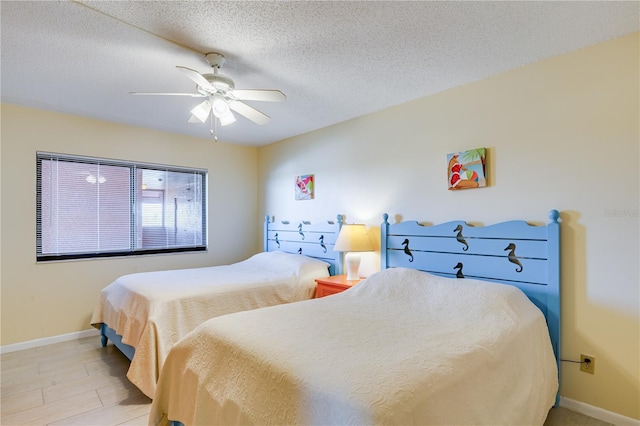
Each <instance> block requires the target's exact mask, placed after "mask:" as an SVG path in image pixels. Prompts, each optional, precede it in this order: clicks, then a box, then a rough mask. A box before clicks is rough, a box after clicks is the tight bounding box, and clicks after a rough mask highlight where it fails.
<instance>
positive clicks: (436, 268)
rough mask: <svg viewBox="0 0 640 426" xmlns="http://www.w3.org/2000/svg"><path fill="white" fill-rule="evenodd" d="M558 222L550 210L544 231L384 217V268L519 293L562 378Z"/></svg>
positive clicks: (518, 223) (515, 224) (518, 224)
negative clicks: (537, 315)
mask: <svg viewBox="0 0 640 426" xmlns="http://www.w3.org/2000/svg"><path fill="white" fill-rule="evenodd" d="M559 217H560V213H559V212H558V211H557V210H551V211H550V212H549V223H548V224H547V225H546V226H533V225H529V224H528V223H527V222H525V221H522V220H514V221H509V222H503V223H498V224H495V225H491V226H479V227H474V226H471V225H468V224H467V223H466V222H463V221H454V222H447V223H443V224H440V225H435V226H423V225H420V224H419V223H418V222H401V223H397V224H389V222H388V219H389V215H388V214H384V216H383V219H384V221H383V222H382V225H381V226H380V230H381V234H382V235H381V240H380V245H381V247H380V255H381V267H382V269H387V268H394V267H406V268H413V269H420V270H422V271H426V272H430V273H432V274H435V275H440V276H446V277H451V278H455V277H458V278H473V279H479V280H486V281H493V282H498V283H502V284H508V285H513V286H516V287H518V288H520V289H521V290H522V291H523V292H524V293H525V294H526V295H527V296H528V297H529V299H531V301H532V302H533V303H534V304H535V305H536V306H538V308H540V310H541V311H542V313H543V314H544V316H545V318H546V319H547V325H548V327H549V335H550V337H551V344H552V346H553V352H554V353H555V356H556V362H557V365H558V374H560V362H559V360H560V224H559V222H558V220H559ZM559 377H560V376H558V378H559Z"/></svg>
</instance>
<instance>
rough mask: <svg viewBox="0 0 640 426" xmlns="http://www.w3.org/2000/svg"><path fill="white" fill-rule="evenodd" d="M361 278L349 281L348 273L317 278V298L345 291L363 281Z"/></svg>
mask: <svg viewBox="0 0 640 426" xmlns="http://www.w3.org/2000/svg"><path fill="white" fill-rule="evenodd" d="M363 280H364V278H361V279H359V280H356V281H347V275H346V274H345V275H334V276H331V277H326V278H318V279H316V283H317V284H318V285H317V286H316V298H318V297H324V296H329V295H332V294H336V293H340V292H343V291H345V290H347V289H349V288H351V287H353V286H354V285H356V284H358V283H359V282H361V281H363Z"/></svg>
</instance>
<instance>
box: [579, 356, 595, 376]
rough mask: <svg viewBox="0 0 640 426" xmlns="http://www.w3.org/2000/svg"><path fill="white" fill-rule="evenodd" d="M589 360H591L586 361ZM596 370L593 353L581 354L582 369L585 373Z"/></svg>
mask: <svg viewBox="0 0 640 426" xmlns="http://www.w3.org/2000/svg"><path fill="white" fill-rule="evenodd" d="M586 360H589V362H585V361H586ZM595 370H596V359H595V357H593V356H591V355H585V354H582V355H580V371H584V372H585V373H589V374H593V373H594V372H595Z"/></svg>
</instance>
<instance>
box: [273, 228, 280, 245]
mask: <svg viewBox="0 0 640 426" xmlns="http://www.w3.org/2000/svg"><path fill="white" fill-rule="evenodd" d="M273 238H274V241H275V242H276V244H277V245H278V248H280V241H279V240H278V233H277V232H276V235H274V236H273Z"/></svg>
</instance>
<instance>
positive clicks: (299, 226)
mask: <svg viewBox="0 0 640 426" xmlns="http://www.w3.org/2000/svg"><path fill="white" fill-rule="evenodd" d="M298 234H300V235H302V239H303V240H304V232H302V224H299V225H298Z"/></svg>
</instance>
